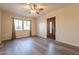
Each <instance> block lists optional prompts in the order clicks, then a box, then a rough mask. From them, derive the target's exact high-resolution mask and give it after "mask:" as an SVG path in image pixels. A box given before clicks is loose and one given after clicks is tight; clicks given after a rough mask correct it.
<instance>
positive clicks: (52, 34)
mask: <svg viewBox="0 0 79 59" xmlns="http://www.w3.org/2000/svg"><path fill="white" fill-rule="evenodd" d="M55 19H56V18H55V17H51V18H48V19H47V38H49V39H53V40H55V39H56V29H55Z"/></svg>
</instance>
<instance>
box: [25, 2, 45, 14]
mask: <svg viewBox="0 0 79 59" xmlns="http://www.w3.org/2000/svg"><path fill="white" fill-rule="evenodd" d="M26 6H27V8H28V9H29V10H30V13H34V14H35V13H36V14H39V13H40V12H42V11H43V10H44V8H43V6H41V5H40V4H30V3H29V4H27V5H26Z"/></svg>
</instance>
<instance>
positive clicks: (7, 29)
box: [1, 12, 36, 40]
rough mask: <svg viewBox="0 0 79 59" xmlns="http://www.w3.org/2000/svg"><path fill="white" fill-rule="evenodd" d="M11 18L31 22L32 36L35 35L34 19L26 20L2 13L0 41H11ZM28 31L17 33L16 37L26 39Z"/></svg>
mask: <svg viewBox="0 0 79 59" xmlns="http://www.w3.org/2000/svg"><path fill="white" fill-rule="evenodd" d="M12 17H14V18H17V19H23V20H31V21H32V35H36V29H35V28H36V25H35V19H33V18H27V17H23V16H18V15H14V14H11V13H7V12H2V22H1V23H2V25H1V26H2V28H1V29H2V34H1V35H2V40H8V39H11V35H12ZM28 36H29V31H17V32H16V37H17V38H20V37H28Z"/></svg>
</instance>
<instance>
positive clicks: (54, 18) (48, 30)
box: [47, 16, 56, 40]
mask: <svg viewBox="0 0 79 59" xmlns="http://www.w3.org/2000/svg"><path fill="white" fill-rule="evenodd" d="M50 19H52V20H53V23H54V34H55V36H54V40H56V17H55V16H54V17H51V18H47V38H49V32H50V29H49V28H50V27H49V23H48V21H49V20H50ZM52 31H53V27H52ZM52 39H53V38H52Z"/></svg>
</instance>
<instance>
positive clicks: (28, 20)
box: [14, 18, 32, 31]
mask: <svg viewBox="0 0 79 59" xmlns="http://www.w3.org/2000/svg"><path fill="white" fill-rule="evenodd" d="M15 20H18V27H19V21H20V20H21V21H22V29H21V30H19V29H17V30H16V28H15V31H26V30H28V29H26V30H25V29H24V21H26V22H27V21H29V22H30V29H29V31H30V30H31V23H32V21H31V20H24V19H17V18H14V24H15ZM15 27H16V25H15Z"/></svg>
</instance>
